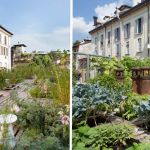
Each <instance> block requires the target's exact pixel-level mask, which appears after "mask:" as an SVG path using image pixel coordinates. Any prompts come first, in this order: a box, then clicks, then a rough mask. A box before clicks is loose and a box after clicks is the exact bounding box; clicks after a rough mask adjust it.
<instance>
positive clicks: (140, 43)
mask: <svg viewBox="0 0 150 150" xmlns="http://www.w3.org/2000/svg"><path fill="white" fill-rule="evenodd" d="M141 51H142V39H141V38H138V52H141Z"/></svg>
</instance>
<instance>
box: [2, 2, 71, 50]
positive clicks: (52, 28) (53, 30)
mask: <svg viewBox="0 0 150 150" xmlns="http://www.w3.org/2000/svg"><path fill="white" fill-rule="evenodd" d="M0 25H2V26H3V27H5V28H6V29H8V30H9V31H10V32H12V33H13V34H14V35H13V37H12V45H13V44H17V43H18V42H19V43H23V44H25V45H27V51H33V50H38V51H50V50H56V49H63V50H64V49H69V47H70V33H69V32H70V0H0Z"/></svg>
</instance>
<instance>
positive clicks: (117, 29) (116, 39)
mask: <svg viewBox="0 0 150 150" xmlns="http://www.w3.org/2000/svg"><path fill="white" fill-rule="evenodd" d="M115 41H120V28H116V29H115Z"/></svg>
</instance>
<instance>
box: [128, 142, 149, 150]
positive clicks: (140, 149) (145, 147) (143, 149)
mask: <svg viewBox="0 0 150 150" xmlns="http://www.w3.org/2000/svg"><path fill="white" fill-rule="evenodd" d="M149 149H150V143H140V144H136V143H135V144H134V145H133V146H132V147H130V148H128V149H127V150H149Z"/></svg>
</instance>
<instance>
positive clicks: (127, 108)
mask: <svg viewBox="0 0 150 150" xmlns="http://www.w3.org/2000/svg"><path fill="white" fill-rule="evenodd" d="M127 97H128V98H127V99H126V100H125V101H123V102H121V103H120V106H119V109H120V113H121V115H122V117H123V118H125V119H128V120H131V119H134V118H135V117H137V112H136V111H135V107H137V106H138V105H139V104H140V103H141V102H142V101H147V100H148V96H147V95H139V94H136V93H129V94H128V95H127Z"/></svg>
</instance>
